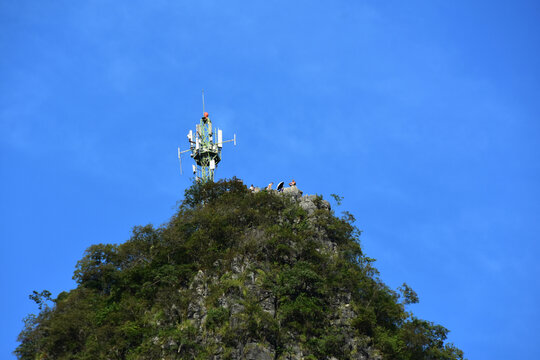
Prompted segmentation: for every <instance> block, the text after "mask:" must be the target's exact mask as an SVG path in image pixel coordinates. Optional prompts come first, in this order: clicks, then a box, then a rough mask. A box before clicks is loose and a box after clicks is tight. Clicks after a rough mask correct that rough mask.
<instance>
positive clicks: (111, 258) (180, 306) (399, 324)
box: [16, 179, 462, 360]
mask: <svg viewBox="0 0 540 360" xmlns="http://www.w3.org/2000/svg"><path fill="white" fill-rule="evenodd" d="M353 221H354V218H353V217H352V216H351V215H350V214H345V215H344V216H343V217H341V218H338V217H336V216H335V215H334V213H333V211H332V210H331V208H330V204H329V203H328V202H327V201H325V200H323V199H322V198H321V197H319V196H315V195H307V196H302V195H301V192H300V191H299V190H298V189H296V188H288V189H286V191H284V192H282V193H276V192H273V191H261V192H257V193H253V192H250V191H249V190H247V189H246V187H245V186H244V185H243V184H242V183H241V182H239V181H238V180H236V179H233V180H231V181H221V182H218V183H209V184H196V185H194V186H193V187H192V188H190V189H188V190H187V191H186V195H185V199H184V201H183V202H182V204H181V205H180V206H179V210H178V213H177V214H176V215H175V216H173V217H172V219H171V220H170V221H169V222H168V223H167V224H166V225H164V226H162V227H160V228H158V229H154V228H153V227H151V226H146V227H137V228H135V229H134V234H133V236H132V238H131V239H130V240H129V241H127V242H126V243H124V244H121V245H118V246H116V245H104V244H100V245H94V246H92V247H90V248H89V249H88V250H87V252H86V254H85V257H84V258H83V259H81V261H79V263H78V265H77V269H76V271H75V275H74V278H75V279H76V280H77V282H78V287H77V288H76V289H74V290H72V291H70V292H65V293H62V294H60V295H59V296H58V297H57V298H56V299H54V300H52V303H51V305H50V306H45V308H44V309H43V310H42V312H41V313H40V314H39V315H38V316H36V317H29V318H28V319H27V326H26V328H25V329H24V330H23V332H22V333H21V336H20V340H21V345H20V346H19V348H17V350H16V354H17V355H18V357H19V358H20V359H35V358H51V359H52V358H54V359H195V358H196V359H260V360H266V359H268V360H270V359H460V358H462V352H461V351H460V350H458V349H457V348H455V347H454V346H452V345H451V344H445V343H444V340H445V338H446V333H447V330H446V329H444V328H443V327H442V326H440V325H435V324H433V323H431V322H427V321H424V320H420V319H417V318H415V317H414V316H413V315H412V314H411V313H409V312H407V311H405V306H406V305H407V304H409V303H411V302H415V301H417V297H416V294H415V293H414V292H413V291H412V290H411V289H410V288H409V287H408V286H407V285H406V284H404V285H403V287H402V288H401V289H399V291H393V290H391V289H389V288H388V287H387V286H386V285H384V283H382V281H381V280H380V279H378V276H377V271H376V269H375V268H374V267H373V266H372V263H373V259H370V258H368V257H366V256H365V255H364V254H363V253H362V251H361V248H360V245H359V242H358V235H359V232H358V230H357V229H356V228H355V227H354V226H353V224H352V222H353ZM41 300H43V301H45V300H47V299H41ZM41 300H40V301H41Z"/></svg>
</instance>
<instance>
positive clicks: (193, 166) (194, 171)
mask: <svg viewBox="0 0 540 360" xmlns="http://www.w3.org/2000/svg"><path fill="white" fill-rule="evenodd" d="M191 168H192V169H193V173H194V174H196V173H197V167H196V166H195V165H191Z"/></svg>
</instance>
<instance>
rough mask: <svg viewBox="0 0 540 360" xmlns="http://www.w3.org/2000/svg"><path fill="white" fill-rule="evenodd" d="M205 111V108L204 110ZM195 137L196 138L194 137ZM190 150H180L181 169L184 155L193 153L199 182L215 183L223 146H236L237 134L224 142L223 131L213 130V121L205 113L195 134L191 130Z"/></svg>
mask: <svg viewBox="0 0 540 360" xmlns="http://www.w3.org/2000/svg"><path fill="white" fill-rule="evenodd" d="M203 109H204V108H203ZM194 135H195V136H194ZM187 137H188V141H189V149H188V150H184V151H180V148H178V159H179V160H180V169H182V157H181V155H182V154H183V153H186V152H188V151H191V154H190V156H191V157H192V158H193V160H195V164H196V165H193V174H195V179H196V180H197V181H202V182H207V181H214V171H215V170H216V168H217V165H218V164H219V162H220V161H221V149H222V148H223V144H224V143H227V142H231V141H233V142H234V145H235V146H236V134H235V135H234V138H233V139H231V140H227V141H223V139H222V137H223V136H222V131H221V130H219V129H217V131H214V130H213V127H212V121H211V120H210V117H209V116H208V113H207V112H204V114H203V116H202V118H201V120H200V121H199V124H197V125H196V127H195V134H193V132H192V131H191V130H190V131H189V133H188V135H187Z"/></svg>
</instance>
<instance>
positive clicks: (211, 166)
mask: <svg viewBox="0 0 540 360" xmlns="http://www.w3.org/2000/svg"><path fill="white" fill-rule="evenodd" d="M215 168H216V161H215V160H213V159H212V160H210V170H214V169H215Z"/></svg>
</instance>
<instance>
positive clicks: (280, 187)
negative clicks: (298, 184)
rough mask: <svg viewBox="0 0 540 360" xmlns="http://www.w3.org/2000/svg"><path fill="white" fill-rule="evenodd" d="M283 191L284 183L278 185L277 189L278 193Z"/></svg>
mask: <svg viewBox="0 0 540 360" xmlns="http://www.w3.org/2000/svg"><path fill="white" fill-rule="evenodd" d="M281 189H283V181H282V182H280V183H279V184H277V188H276V190H277V191H281Z"/></svg>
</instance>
